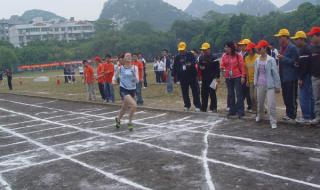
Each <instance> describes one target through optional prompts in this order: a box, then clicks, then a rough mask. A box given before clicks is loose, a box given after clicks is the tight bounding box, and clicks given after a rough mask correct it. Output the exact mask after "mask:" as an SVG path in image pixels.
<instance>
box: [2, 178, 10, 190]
mask: <svg viewBox="0 0 320 190" xmlns="http://www.w3.org/2000/svg"><path fill="white" fill-rule="evenodd" d="M0 189H1V190H12V188H11V186H10V184H9V183H8V182H7V181H6V180H5V179H4V178H3V177H2V175H0Z"/></svg>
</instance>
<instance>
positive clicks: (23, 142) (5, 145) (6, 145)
mask: <svg viewBox="0 0 320 190" xmlns="http://www.w3.org/2000/svg"><path fill="white" fill-rule="evenodd" d="M27 142H28V141H19V142H15V143H11V144H4V145H0V148H4V147H8V146H13V145H17V144H25V143H27Z"/></svg>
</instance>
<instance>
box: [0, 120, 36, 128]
mask: <svg viewBox="0 0 320 190" xmlns="http://www.w3.org/2000/svg"><path fill="white" fill-rule="evenodd" d="M35 121H36V120H29V121H21V122H17V123H9V124H5V125H0V127H7V126H12V125H20V124H25V123H31V122H35Z"/></svg>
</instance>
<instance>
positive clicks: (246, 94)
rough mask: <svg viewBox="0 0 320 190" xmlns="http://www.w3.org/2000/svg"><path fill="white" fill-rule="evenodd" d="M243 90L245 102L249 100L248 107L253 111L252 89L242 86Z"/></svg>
mask: <svg viewBox="0 0 320 190" xmlns="http://www.w3.org/2000/svg"><path fill="white" fill-rule="evenodd" d="M242 90H243V98H244V100H243V101H245V100H247V105H248V110H251V109H252V101H251V97H250V88H249V87H248V86H247V85H246V83H245V84H243V85H242Z"/></svg>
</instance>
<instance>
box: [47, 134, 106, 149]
mask: <svg viewBox="0 0 320 190" xmlns="http://www.w3.org/2000/svg"><path fill="white" fill-rule="evenodd" d="M99 137H100V136H93V137H89V138H85V139H81V140H74V141H69V142H65V143H60V144H55V145H52V147H57V146H62V145H68V144H73V143H80V142H83V141H90V140H92V139H95V138H99Z"/></svg>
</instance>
